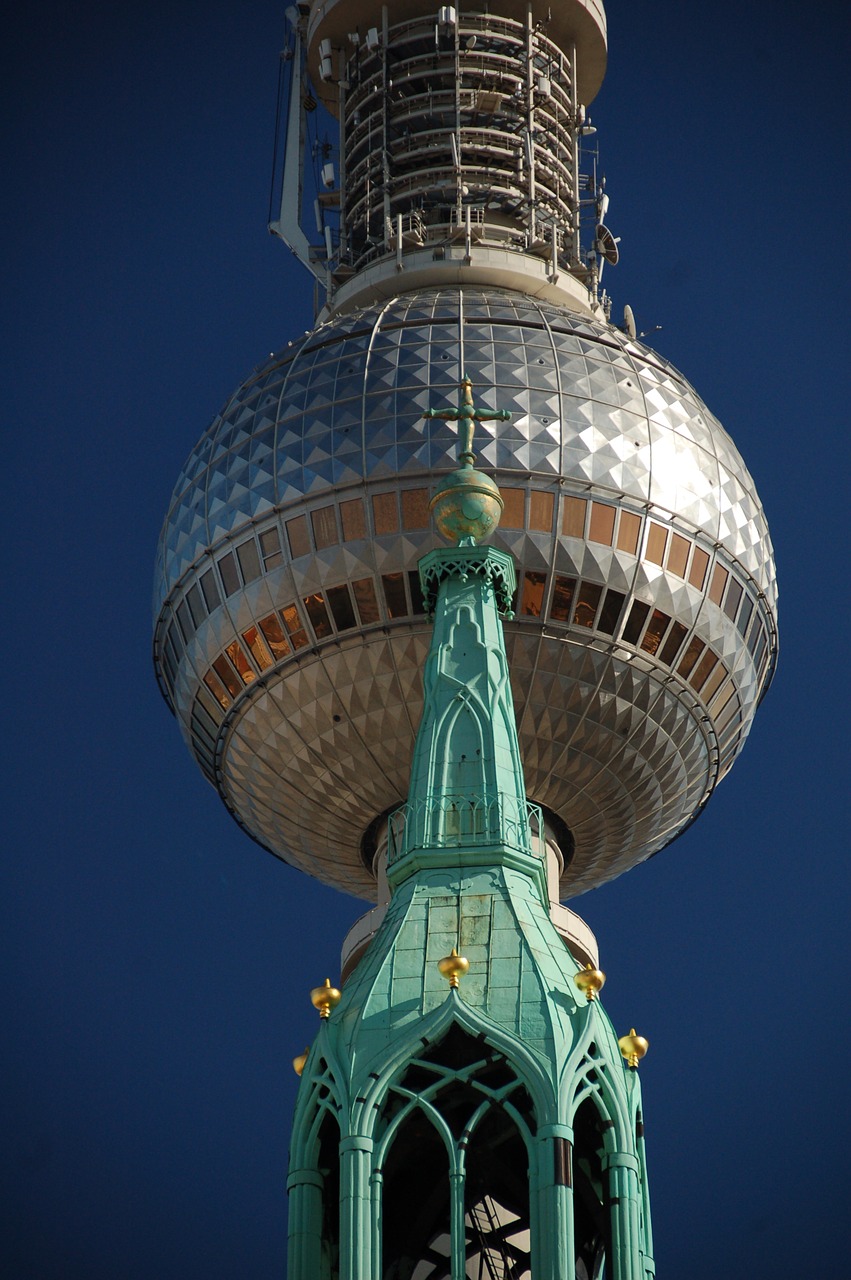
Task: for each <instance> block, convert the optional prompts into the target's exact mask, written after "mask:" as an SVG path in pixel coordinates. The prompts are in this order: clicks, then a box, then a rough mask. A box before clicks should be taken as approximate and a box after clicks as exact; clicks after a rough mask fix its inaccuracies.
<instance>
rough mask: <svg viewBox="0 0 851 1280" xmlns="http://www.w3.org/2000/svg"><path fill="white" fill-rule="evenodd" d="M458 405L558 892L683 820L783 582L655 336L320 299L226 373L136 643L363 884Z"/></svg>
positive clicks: (714, 428) (761, 658)
mask: <svg viewBox="0 0 851 1280" xmlns="http://www.w3.org/2000/svg"><path fill="white" fill-rule="evenodd" d="M464 374H468V375H469V376H470V378H471V379H472V381H473V384H474V388H475V395H476V400H477V402H480V403H482V404H483V405H486V406H487V407H488V408H491V409H506V410H509V411H510V413H511V415H512V416H511V419H510V421H508V422H501V421H488V422H483V423H481V424H478V425H477V431H476V439H475V442H474V448H475V450H476V453H477V463H476V465H477V467H478V468H479V469H481V470H485V471H487V472H489V473H490V474H491V475H492V476H493V478H494V479H495V480H496V481H497V483H498V484H499V487H500V491H501V495H502V497H503V500H504V502H505V511H504V513H503V516H502V520H501V523H500V526H499V529H498V530H497V532H496V534H495V535H494V538H493V541H494V543H495V545H498V546H500V547H503V548H505V549H506V550H508V551H510V552H511V553H512V554H513V555H514V557H515V559H516V562H517V569H518V582H519V584H520V585H519V588H518V598H517V601H516V605H515V617H514V619H513V620H512V621H509V622H506V624H505V630H506V641H507V648H508V656H509V662H510V666H511V673H512V680H513V687H514V698H515V708H516V713H517V721H518V726H519V733H520V745H521V750H522V752H523V758H524V767H525V774H526V787H527V792H528V795H529V798H530V799H531V800H534V801H536V802H538V803H540V804H542V805H544V806H546V808H547V809H549V810H550V811H552V812H553V813H554V814H557V815H558V817H559V818H560V819H561V820H562V821H563V822H564V823H566V824H567V826H568V827H569V829H570V832H571V833H572V837H573V841H574V849H573V853H572V856H571V858H570V859H569V861H568V862H567V865H566V866H565V870H564V875H563V879H562V886H561V891H562V895H563V896H564V897H570V896H573V895H575V894H578V893H580V892H583V891H585V890H586V889H589V888H591V887H593V886H594V885H597V884H600V883H602V882H604V881H606V880H609V879H611V878H613V877H614V876H616V875H619V874H620V873H621V872H622V871H624V870H626V869H627V868H628V867H631V866H633V865H634V864H636V863H639V862H641V861H643V860H644V859H646V858H648V857H650V856H651V855H652V854H654V853H655V852H657V851H658V850H659V849H661V848H662V847H663V846H664V845H666V844H668V843H669V842H670V841H671V840H673V839H674V838H675V837H676V836H677V835H678V834H679V833H680V832H681V831H682V830H683V828H684V827H685V826H686V825H687V824H688V823H689V822H690V821H691V820H693V818H694V817H695V816H696V815H697V814H698V813H699V812H700V811H701V809H702V807H703V805H704V804H705V803H706V801H707V800H708V798H709V796H710V794H711V792H712V790H713V788H714V787H715V784H716V783H717V782H718V781H719V779H720V778H721V777H723V776H724V774H725V773H726V772H727V770H729V768H730V767H731V765H732V763H733V761H734V760H735V758H736V756H737V754H738V753H739V751H740V750H741V747H742V745H743V743H744V741H745V738H746V737H747V734H748V732H749V729H750V725H751V722H752V718H753V715H754V712H755V710H756V706H757V704H758V701H759V699H760V697H761V695H762V693H763V692H764V690H765V688H766V686H767V684H768V682H769V680H770V679H771V675H772V672H773V669H774V663H775V657H776V649H777V641H776V634H777V633H776V624H775V613H776V585H775V573H774V562H773V556H772V548H771V542H770V539H769V535H768V529H767V525H766V521H765V517H764V515H763V511H762V507H761V504H760V501H759V498H758V496H757V493H756V489H755V487H754V484H753V481H752V480H751V477H750V475H749V474H748V472H747V469H746V468H745V466H744V463H743V462H742V459H741V457H740V455H739V453H738V451H737V450H736V448H735V446H734V445H733V443H732V441H731V440H730V437H729V436H728V435H727V433H726V431H725V430H724V429H723V428H722V427H721V425H720V424H719V423H718V421H717V420H716V419H715V418H714V417H713V415H712V414H711V413H710V411H709V410H708V409H707V408H706V406H705V404H704V403H703V401H702V400H701V399H700V398H699V396H698V395H697V394H696V393H695V392H694V390H693V389H692V388H691V387H690V386H689V384H688V382H686V380H685V379H684V378H683V377H682V375H681V374H679V373H678V372H677V371H676V370H675V369H674V368H672V367H671V366H670V365H669V364H668V363H667V362H666V361H665V360H663V359H662V358H661V357H659V356H658V355H656V354H655V353H654V352H652V351H651V350H649V349H648V348H647V347H645V346H643V345H642V344H641V343H640V342H637V341H635V340H630V339H629V338H628V337H627V336H626V335H625V334H624V333H622V332H621V331H619V330H618V329H616V328H614V327H612V326H610V325H607V324H605V323H601V322H597V321H594V320H590V319H587V318H585V317H582V316H580V315H578V314H576V313H573V312H571V311H569V310H566V309H565V308H563V307H560V306H557V305H551V304H547V303H542V302H537V301H535V300H534V299H532V298H529V297H526V296H524V295H521V294H514V293H508V292H501V291H498V290H488V289H482V288H477V289H459V288H447V289H441V290H427V291H426V290H424V291H419V292H413V293H409V294H406V295H401V296H398V297H395V298H393V299H391V300H389V301H387V302H383V303H380V304H376V305H374V306H370V307H366V308H365V309H362V310H359V311H356V312H353V313H351V314H347V315H343V316H337V317H335V318H333V319H331V320H329V321H328V322H327V323H325V324H321V325H319V326H318V327H317V328H316V329H315V330H313V331H312V332H311V333H309V334H307V335H306V336H305V337H303V338H301V339H299V340H298V341H296V342H293V343H291V344H289V345H288V346H287V347H286V348H284V349H283V350H282V351H280V352H278V353H277V354H276V355H274V356H273V357H271V358H270V359H269V360H268V361H266V362H265V363H264V364H263V365H261V366H260V367H259V368H258V369H257V370H255V372H254V373H253V374H252V375H251V376H250V377H249V378H248V379H247V380H246V381H245V383H244V384H243V385H242V386H241V387H240V388H239V390H238V391H237V392H236V393H235V394H234V396H233V397H232V398H231V399H230V400H229V401H228V403H227V404H226V405H225V407H224V409H223V410H222V413H221V414H220V415H219V417H217V418H216V419H215V421H214V422H213V424H212V426H211V427H210V428H209V430H208V431H207V432H205V434H204V435H203V436H202V438H201V440H200V441H199V442H198V444H197V446H196V447H195V449H194V450H193V451H192V453H191V454H190V456H189V458H188V460H187V462H186V465H185V467H184V469H183V472H182V474H181V476H180V479H179V481H178V484H177V486H176V488H175V491H174V495H173V497H172V501H171V504H170V507H169V511H168V516H167V518H166V521H165V524H164V527H163V531H162V536H161V540H160V547H159V557H158V565H157V574H156V594H155V617H156V631H155V643H154V650H155V661H156V665H157V671H158V675H159V679H160V683H161V686H162V689H163V692H164V694H165V696H166V699H167V701H168V702H169V704H170V705H171V707H172V708H173V710H174V712H175V715H176V716H177V719H178V722H179V724H180V726H181V729H182V731H183V734H184V736H185V738H186V741H187V743H188V744H189V747H190V750H191V751H192V753H193V754H194V756H195V758H196V759H197V760H198V763H199V764H200V766H201V768H202V769H203V770H204V772H205V774H206V776H207V777H208V778H209V780H210V781H211V783H212V784H213V785H214V786H215V787H216V788H217V789H218V791H219V794H220V795H221V797H222V799H223V800H224V802H225V804H226V805H227V807H228V808H229V809H230V811H231V812H232V814H233V815H234V817H235V818H236V819H237V821H238V822H239V823H240V824H241V825H242V826H243V827H244V828H245V829H246V830H247V831H248V832H249V834H250V835H251V836H253V837H254V839H255V840H257V841H259V843H260V844H262V845H264V846H265V847H266V848H268V849H270V850H271V851H272V852H273V853H275V854H277V855H278V856H279V857H281V858H283V859H285V860H286V861H287V862H289V863H291V864H292V865H294V866H297V867H300V868H301V869H302V870H304V871H307V872H308V873H309V874H311V875H315V876H317V877H319V878H320V879H321V880H324V881H326V882H328V883H330V884H333V885H336V886H337V887H338V888H340V889H343V890H345V891H347V892H350V893H352V894H355V895H357V896H359V897H365V898H370V897H374V896H375V880H374V878H373V875H372V872H371V869H370V866H369V857H368V856H367V855H366V854H365V853H364V846H363V838H364V833H365V832H366V831H367V829H368V828H370V826H371V824H373V823H374V822H375V820H376V818H378V816H379V815H381V814H383V813H385V812H386V811H387V810H388V809H390V808H392V807H394V806H395V805H397V804H401V803H402V802H403V801H404V799H405V795H406V791H407V786H408V775H409V765H410V759H411V753H412V748H413V741H414V735H415V733H416V729H417V726H418V723H419V719H420V713H421V708H422V693H421V672H422V667H423V662H424V659H425V655H426V652H427V648H428V640H429V624H428V622H427V619H426V617H425V616H424V613H423V605H422V601H421V599H420V596H419V589H418V582H417V575H416V566H417V560H418V558H419V557H420V556H421V555H422V554H423V553H424V552H425V551H427V550H428V549H430V548H431V547H432V546H434V545H436V543H437V535H436V533H435V530H434V528H433V526H432V525H431V523H430V521H429V516H428V502H429V499H430V497H431V496H432V495H433V493H434V492H435V491H436V490H437V488H438V487H439V483H440V481H441V479H442V478H445V475H446V473H447V472H448V471H450V470H452V469H453V468H454V466H455V465H456V462H455V450H456V439H457V436H456V429H455V425H454V424H452V423H448V422H446V421H443V420H441V419H439V418H432V419H426V418H424V417H423V414H424V411H425V410H426V409H427V408H430V407H434V406H443V405H447V404H455V403H457V396H458V384H459V382H460V380H461V378H462V376H463V375H464Z"/></svg>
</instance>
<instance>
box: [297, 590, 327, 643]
mask: <svg viewBox="0 0 851 1280" xmlns="http://www.w3.org/2000/svg"><path fill="white" fill-rule="evenodd" d="M302 599H303V600H304V607H305V609H306V610H307V616H308V618H309V619H310V625H311V626H312V627H313V633H314V635H315V636H316V639H317V640H324V639H325V637H326V636H330V635H331V619H330V618H329V617H328V610H327V609H326V608H325V598H324V596H323V595H322V593H321V592H319V591H315V592H314V593H313V595H310V596H302Z"/></svg>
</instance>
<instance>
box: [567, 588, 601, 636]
mask: <svg viewBox="0 0 851 1280" xmlns="http://www.w3.org/2000/svg"><path fill="white" fill-rule="evenodd" d="M602 594H603V588H602V587H601V586H600V585H599V583H596V582H580V584H579V594H578V596H577V597H576V607H575V609H574V610H573V621H574V622H575V623H576V624H577V625H578V626H580V627H593V625H594V619H595V618H596V616H597V605H598V604H599V603H600V596H601V595H602Z"/></svg>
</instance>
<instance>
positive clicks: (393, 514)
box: [372, 493, 399, 537]
mask: <svg viewBox="0 0 851 1280" xmlns="http://www.w3.org/2000/svg"><path fill="white" fill-rule="evenodd" d="M372 519H373V522H374V524H375V533H376V536H378V537H380V536H381V535H382V534H387V533H398V531H399V511H398V508H397V506H396V494H395V493H374V494H373V495H372Z"/></svg>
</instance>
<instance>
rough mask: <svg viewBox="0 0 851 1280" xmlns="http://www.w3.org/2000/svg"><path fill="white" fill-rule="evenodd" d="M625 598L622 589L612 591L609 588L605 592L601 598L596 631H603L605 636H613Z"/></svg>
mask: <svg viewBox="0 0 851 1280" xmlns="http://www.w3.org/2000/svg"><path fill="white" fill-rule="evenodd" d="M625 599H626V596H625V595H624V593H623V592H622V591H613V590H612V589H611V588H609V590H608V591H607V592H606V597H605V599H604V600H603V607H602V608H601V610H600V617H599V618H598V620H597V630H598V631H603V632H605V634H606V635H607V636H613V635H614V634H615V630H616V629H617V625H618V619H619V618H620V616H621V610H622V609H623V602H624V600H625Z"/></svg>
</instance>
